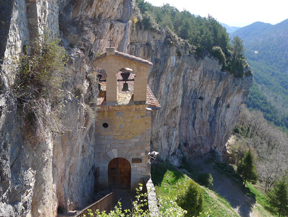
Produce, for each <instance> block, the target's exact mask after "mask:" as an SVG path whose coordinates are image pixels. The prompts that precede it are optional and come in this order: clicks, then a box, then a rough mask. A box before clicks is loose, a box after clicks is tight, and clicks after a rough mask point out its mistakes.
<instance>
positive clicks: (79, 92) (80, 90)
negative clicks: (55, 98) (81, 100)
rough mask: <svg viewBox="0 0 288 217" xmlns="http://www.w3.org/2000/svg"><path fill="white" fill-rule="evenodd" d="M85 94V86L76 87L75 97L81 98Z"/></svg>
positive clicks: (78, 85)
mask: <svg viewBox="0 0 288 217" xmlns="http://www.w3.org/2000/svg"><path fill="white" fill-rule="evenodd" d="M84 93H85V87H84V86H83V84H77V85H76V87H75V96H76V97H80V96H81V95H82V94H84Z"/></svg>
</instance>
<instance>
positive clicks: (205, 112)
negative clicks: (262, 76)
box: [128, 30, 253, 166]
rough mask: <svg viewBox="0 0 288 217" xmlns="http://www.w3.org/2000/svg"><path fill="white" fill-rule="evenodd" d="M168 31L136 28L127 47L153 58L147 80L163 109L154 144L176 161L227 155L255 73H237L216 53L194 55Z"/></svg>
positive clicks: (156, 121)
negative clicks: (171, 42) (175, 43)
mask: <svg viewBox="0 0 288 217" xmlns="http://www.w3.org/2000/svg"><path fill="white" fill-rule="evenodd" d="M166 37H167V36H166V35H165V32H163V31H159V32H157V33H156V32H148V31H146V32H144V33H143V31H138V30H137V31H134V32H133V33H132V35H131V41H133V44H130V46H129V47H128V51H129V52H131V53H132V54H134V55H136V56H140V57H142V58H146V59H150V58H151V61H152V62H153V63H154V67H153V70H152V71H151V73H150V75H149V78H148V84H149V85H150V87H151V88H152V91H153V92H154V94H155V96H156V97H157V99H158V101H159V102H160V104H161V109H160V110H159V111H157V112H155V114H154V116H153V120H152V136H151V149H152V150H153V151H157V152H159V155H160V157H162V158H163V159H168V160H169V161H170V162H171V163H172V164H174V165H175V166H179V165H180V163H181V159H182V157H186V158H191V157H197V156H201V155H203V154H205V153H207V152H210V151H212V152H217V154H220V155H222V156H224V155H223V154H224V153H225V152H226V149H225V143H226V142H227V140H228V139H229V137H230V134H231V132H232V130H233V128H234V127H235V125H236V122H237V120H238V115H239V113H240V107H241V105H242V104H243V103H244V102H245V101H246V99H247V97H248V95H249V92H250V88H251V86H252V84H253V77H252V76H245V77H244V78H236V77H234V76H233V74H230V73H229V72H223V71H221V68H222V65H220V64H219V63H218V60H217V59H215V58H213V57H209V56H206V57H205V58H197V57H195V56H194V55H190V54H189V52H188V50H187V44H186V45H184V46H183V45H182V46H170V45H168V44H167V43H166V40H165V39H166Z"/></svg>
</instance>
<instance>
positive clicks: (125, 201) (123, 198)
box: [118, 190, 135, 210]
mask: <svg viewBox="0 0 288 217" xmlns="http://www.w3.org/2000/svg"><path fill="white" fill-rule="evenodd" d="M134 200H135V194H134V193H132V192H131V191H129V190H118V201H120V202H121V206H122V209H123V210H125V209H130V210H131V209H132V202H133V201H134Z"/></svg>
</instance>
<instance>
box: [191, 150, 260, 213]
mask: <svg viewBox="0 0 288 217" xmlns="http://www.w3.org/2000/svg"><path fill="white" fill-rule="evenodd" d="M190 163H191V166H192V168H193V169H194V171H195V173H196V176H198V174H199V173H211V175H212V176H213V188H212V190H214V191H215V192H216V193H218V194H219V195H221V196H222V197H223V198H225V199H226V200H227V201H228V202H229V204H230V205H231V206H232V208H233V209H234V210H235V211H236V212H237V213H238V214H239V215H240V216H241V217H256V216H257V215H255V214H254V213H253V210H252V209H253V206H254V204H255V202H256V201H255V199H253V198H251V197H249V196H246V195H245V193H244V191H243V186H241V184H238V183H237V182H236V181H235V180H233V178H232V177H230V178H229V177H227V175H225V174H221V172H219V171H217V170H216V169H215V163H214V162H213V161H210V160H209V156H207V157H206V158H204V159H199V160H193V161H191V162H190Z"/></svg>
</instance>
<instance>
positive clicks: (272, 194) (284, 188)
mask: <svg viewBox="0 0 288 217" xmlns="http://www.w3.org/2000/svg"><path fill="white" fill-rule="evenodd" d="M267 196H268V203H269V206H270V211H272V212H273V213H274V214H278V216H287V215H288V183H287V181H286V180H285V178H283V177H282V179H280V180H279V181H278V182H276V184H275V186H274V188H273V189H271V190H270V191H269V192H268V194H267Z"/></svg>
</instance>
